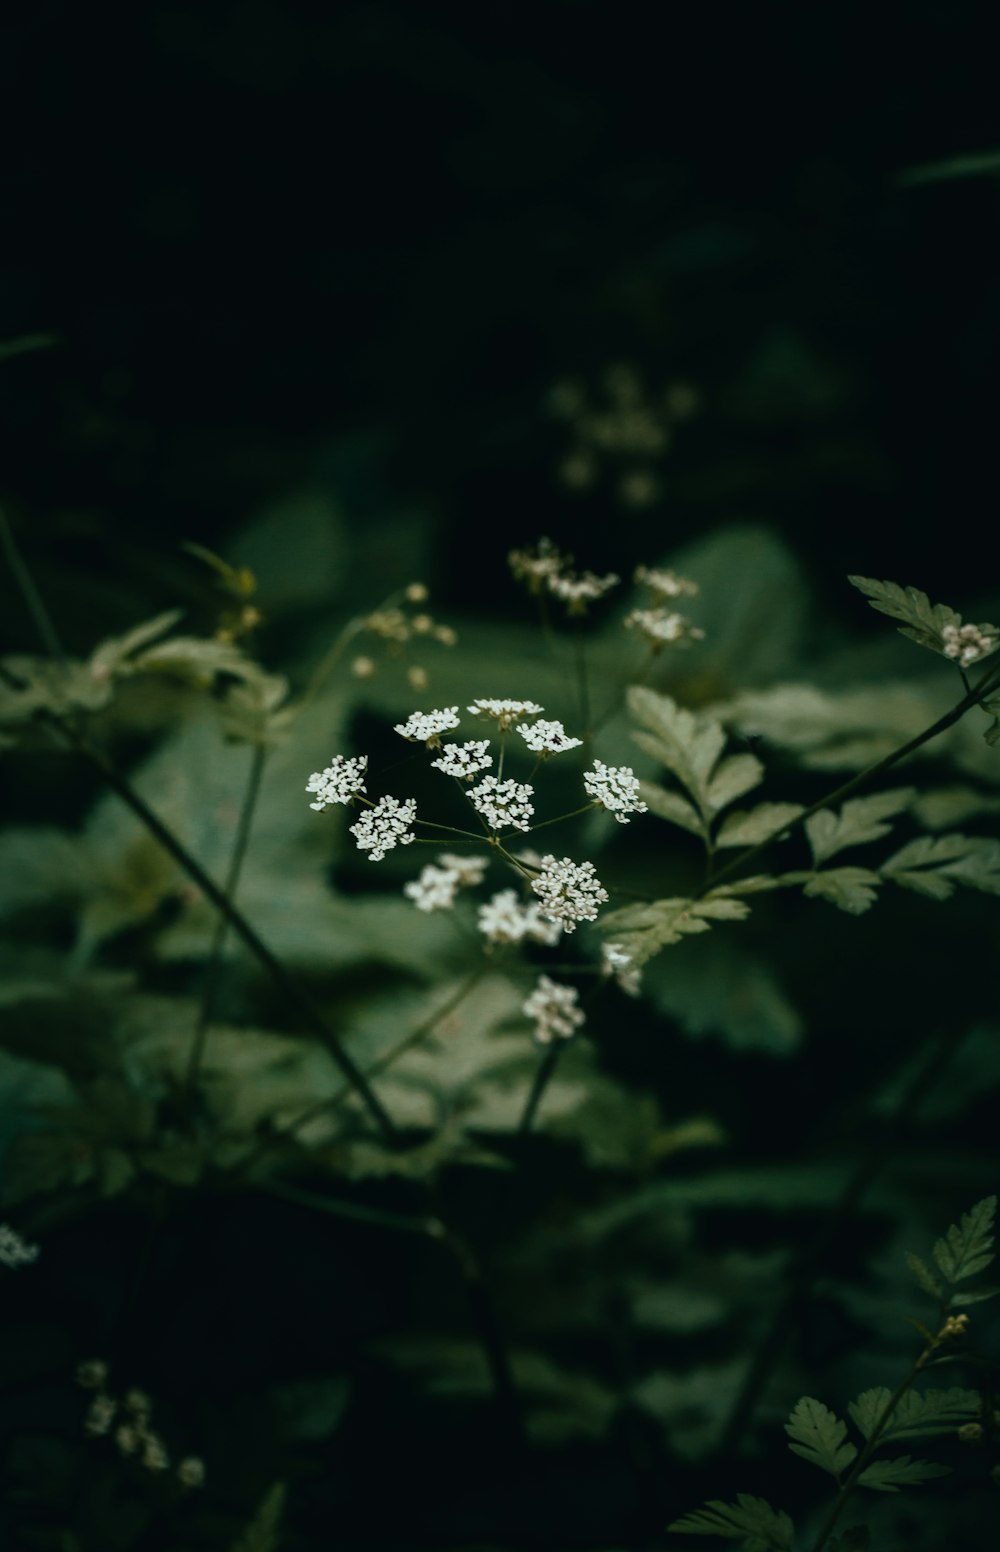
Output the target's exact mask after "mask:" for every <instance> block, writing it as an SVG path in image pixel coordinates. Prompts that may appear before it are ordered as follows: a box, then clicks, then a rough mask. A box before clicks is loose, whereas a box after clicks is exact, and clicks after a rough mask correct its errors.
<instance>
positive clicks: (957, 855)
mask: <svg viewBox="0 0 1000 1552" xmlns="http://www.w3.org/2000/svg"><path fill="white" fill-rule="evenodd" d="M922 869H933V871H932V872H930V871H920V870H922ZM879 871H880V872H881V874H882V876H883V878H889V879H891V880H892V882H893V883H894V884H902V885H903V886H904V887H906V888H907V889H914V890H916V891H917V893H918V894H924V895H930V896H932V898H933V899H935V900H947V898H948V896H949V895H950V894H951V893H952V892H953V890H954V887H955V884H956V883H961V884H967V885H969V886H970V887H971V888H973V889H981V890H983V891H984V892H985V893H987V894H1000V842H998V841H995V840H992V839H985V838H982V837H980V836H975V835H937V836H931V835H921V836H918V837H917V839H916V840H913V841H908V842H907V844H906V845H905V846H903V847H902V848H901V849H900V850H899V851H898V852H896V853H895V854H894V855H893V856H892V857H890V858H889V860H888V861H887V862H883V864H882V866H881V868H880V870H879Z"/></svg>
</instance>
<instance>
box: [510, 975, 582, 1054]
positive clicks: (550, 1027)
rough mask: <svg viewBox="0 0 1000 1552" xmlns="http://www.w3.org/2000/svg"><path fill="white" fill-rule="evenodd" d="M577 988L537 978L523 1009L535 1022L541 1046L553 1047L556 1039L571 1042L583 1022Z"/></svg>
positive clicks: (546, 977)
mask: <svg viewBox="0 0 1000 1552" xmlns="http://www.w3.org/2000/svg"><path fill="white" fill-rule="evenodd" d="M577 1004H578V993H577V990H576V987H575V986H560V985H559V984H558V982H556V981H552V980H550V979H549V977H548V976H547V975H540V976H539V977H538V982H537V985H536V986H535V989H534V991H533V992H532V993H531V996H530V997H529V998H528V999H527V1001H526V1002H525V1003H524V1006H523V1012H524V1013H525V1015H526V1016H527V1017H528V1018H530V1019H534V1020H535V1039H536V1040H537V1041H538V1043H539V1045H551V1044H552V1042H553V1040H569V1039H571V1037H572V1036H573V1035H574V1034H575V1033H576V1031H577V1030H578V1029H579V1027H580V1025H581V1024H582V1023H583V1022H584V1015H583V1012H582V1010H581V1009H580V1008H579V1007H578V1005H577Z"/></svg>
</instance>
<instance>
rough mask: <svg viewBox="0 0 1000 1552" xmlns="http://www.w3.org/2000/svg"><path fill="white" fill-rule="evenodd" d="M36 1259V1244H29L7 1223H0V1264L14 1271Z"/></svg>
mask: <svg viewBox="0 0 1000 1552" xmlns="http://www.w3.org/2000/svg"><path fill="white" fill-rule="evenodd" d="M37 1260H38V1246H37V1245H29V1244H28V1242H27V1240H24V1239H22V1238H21V1236H20V1234H18V1233H17V1232H16V1231H15V1230H14V1229H12V1228H11V1227H10V1224H8V1223H0V1266H6V1267H9V1268H10V1269H11V1271H15V1270H16V1269H17V1268H18V1267H19V1266H30V1265H31V1263H32V1261H37Z"/></svg>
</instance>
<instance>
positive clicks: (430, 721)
mask: <svg viewBox="0 0 1000 1552" xmlns="http://www.w3.org/2000/svg"><path fill="white" fill-rule="evenodd" d="M457 727H458V707H457V706H447V707H446V708H445V709H444V710H443V711H415V712H414V713H413V715H412V716H410V717H407V719H406V721H405V722H397V723H396V724H395V726H394V728H393V731H394V732H396V733H398V734H399V736H400V738H405V739H407V740H408V742H409V743H411V744H426V745H427V747H428V749H439V748H440V747H441V734H442V733H447V732H449V731H450V730H451V729H452V728H457Z"/></svg>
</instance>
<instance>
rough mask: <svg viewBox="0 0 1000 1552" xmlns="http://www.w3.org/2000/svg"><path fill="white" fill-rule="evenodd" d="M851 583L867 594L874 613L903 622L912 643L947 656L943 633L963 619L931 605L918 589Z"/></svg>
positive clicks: (857, 580)
mask: <svg viewBox="0 0 1000 1552" xmlns="http://www.w3.org/2000/svg"><path fill="white" fill-rule="evenodd" d="M847 580H848V582H850V583H851V585H852V586H853V587H856V588H857V589H858V590H859V591H860V592H862V593H864V594H865V595H866V597H867V599H868V602H869V603H870V604H871V606H872V608H873V609H877V610H878V611H879V613H880V614H887V615H889V617H890V619H893V620H902V621H903V624H902V626H900V627H899V628H900V630H901V632H902V634H903V635H904V636H908V637H909V638H910V640H911V641H915V642H917V644H918V645H919V646H921V647H927V648H929V649H930V651H932V652H940V653H942V654H943V652H944V645H945V644H944V638H943V635H942V632H943V630H944V628H945V626H946V625H953V626H955V627H956V628H958V627H960V626H961V624H962V616H961V615H960V614H957V613H956V612H955V610H954V609H949V608H948V606H947V604H932V603H931V601H930V599H929V598H928V597H927V594H926V593H922V592H921V591H920V589H919V588H918V587H900V586H899V584H898V583H897V582H877V581H875V579H874V578H873V577H848V579H847Z"/></svg>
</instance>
